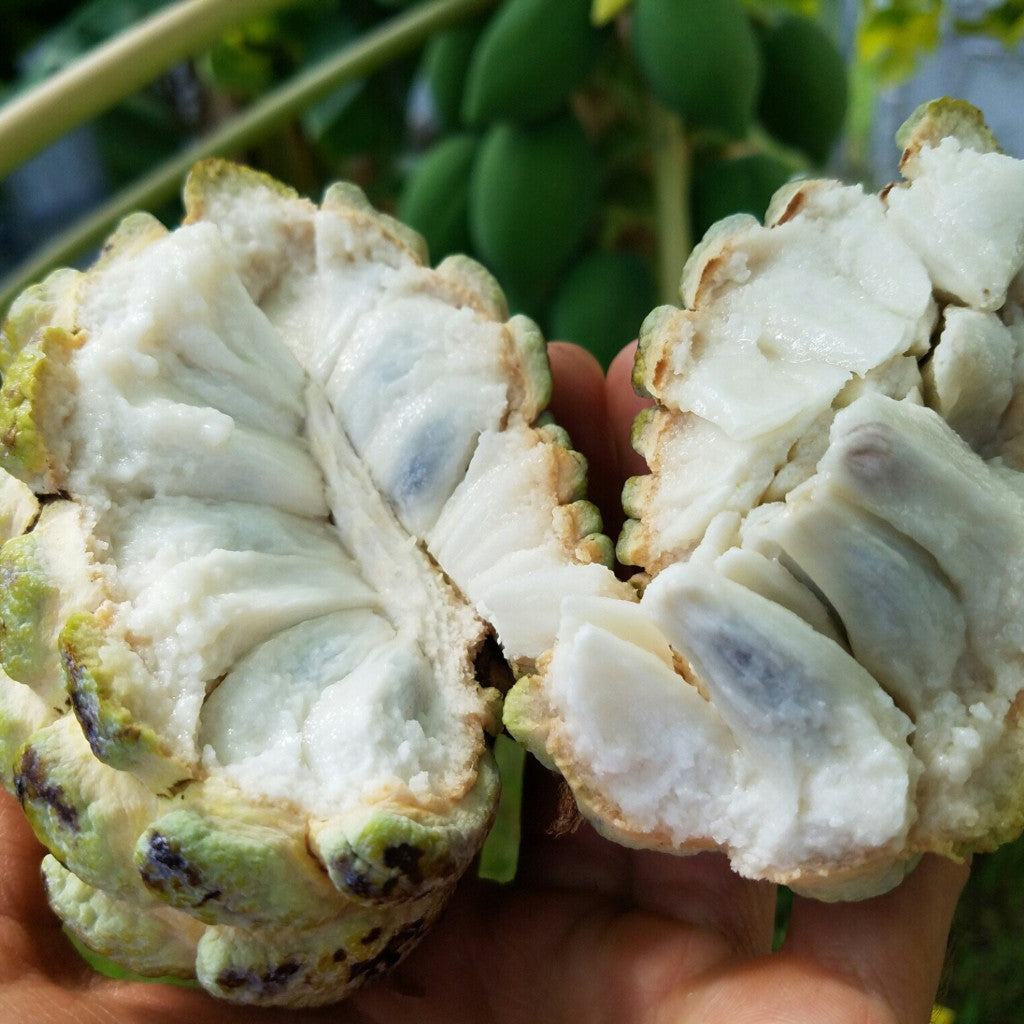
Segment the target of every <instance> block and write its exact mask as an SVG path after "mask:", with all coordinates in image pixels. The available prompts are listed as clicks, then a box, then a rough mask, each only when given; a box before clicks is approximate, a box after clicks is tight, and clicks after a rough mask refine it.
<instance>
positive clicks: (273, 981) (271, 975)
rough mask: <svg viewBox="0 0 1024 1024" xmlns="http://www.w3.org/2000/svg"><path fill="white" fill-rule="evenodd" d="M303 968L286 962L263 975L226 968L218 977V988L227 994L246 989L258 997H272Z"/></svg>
mask: <svg viewBox="0 0 1024 1024" xmlns="http://www.w3.org/2000/svg"><path fill="white" fill-rule="evenodd" d="M301 966H302V965H301V964H297V963H295V961H293V960H286V961H285V962H284V963H283V964H278V966H277V967H274V968H272V969H271V970H269V971H265V972H264V973H263V974H257V973H256V971H246V970H242V968H240V967H226V968H225V969H224V970H223V971H221V972H220V974H218V975H217V986H218V987H219V988H222V989H224V990H225V991H226V992H236V991H238V990H239V989H245V990H246V991H248V992H251V993H253V994H254V995H257V996H272V995H276V994H277V993H278V992H280V991H281V989H283V988H284V987H285V986H286V985H287V984H288V982H289V981H290V980H291V979H292V977H293V975H294V974H295V973H296V972H297V971H298V970H300V969H301Z"/></svg>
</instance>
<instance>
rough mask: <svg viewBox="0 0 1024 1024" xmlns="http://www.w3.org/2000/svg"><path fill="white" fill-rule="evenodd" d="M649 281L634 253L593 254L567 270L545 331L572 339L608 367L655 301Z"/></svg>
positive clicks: (551, 334)
mask: <svg viewBox="0 0 1024 1024" xmlns="http://www.w3.org/2000/svg"><path fill="white" fill-rule="evenodd" d="M656 298H657V296H656V295H655V287H654V279H653V278H652V277H651V273H650V271H649V270H648V269H647V267H646V265H645V264H644V262H643V261H642V260H641V259H640V258H639V257H638V256H635V255H634V254H633V253H624V252H596V253H591V254H590V255H589V256H585V257H584V258H583V259H582V260H580V261H579V262H578V263H577V264H576V265H575V266H574V267H573V268H572V270H571V271H570V272H569V274H568V276H567V277H566V279H565V281H564V282H563V283H562V285H561V287H559V289H558V291H557V292H556V294H555V297H554V299H553V300H552V303H551V314H550V317H549V325H548V332H547V333H548V334H549V335H550V337H552V338H559V339H561V340H564V341H574V342H576V344H578V345H582V346H583V347H584V348H586V349H589V350H590V351H591V352H592V353H593V354H594V355H595V356H597V358H598V359H599V360H600V362H601V365H602V366H604V367H605V369H607V368H608V365H609V364H610V363H611V361H612V360H613V359H614V358H615V356H616V355H617V354H618V352H619V350H620V349H621V348H622V346H623V345H625V344H627V342H629V341H632V340H633V338H635V337H636V336H637V332H638V331H639V330H640V325H641V323H643V320H644V317H645V316H646V315H647V313H648V312H649V311H650V310H651V309H652V308H653V306H654V305H655V302H656Z"/></svg>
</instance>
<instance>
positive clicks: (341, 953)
mask: <svg viewBox="0 0 1024 1024" xmlns="http://www.w3.org/2000/svg"><path fill="white" fill-rule="evenodd" d="M347 959H348V950H347V949H346V948H345V947H344V946H339V947H338V948H337V949H336V950H335V951H334V957H333V960H334V962H335V963H336V964H340V963H342V962H344V961H345V960H347Z"/></svg>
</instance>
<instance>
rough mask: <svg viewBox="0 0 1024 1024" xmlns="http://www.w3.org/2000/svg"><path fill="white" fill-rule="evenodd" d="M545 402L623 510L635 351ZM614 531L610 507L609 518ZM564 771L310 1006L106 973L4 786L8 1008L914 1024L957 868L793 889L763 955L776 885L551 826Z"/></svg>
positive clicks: (83, 1021)
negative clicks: (437, 899) (384, 954)
mask: <svg viewBox="0 0 1024 1024" xmlns="http://www.w3.org/2000/svg"><path fill="white" fill-rule="evenodd" d="M550 352H551V358H552V366H553V370H554V373H555V402H554V412H555V415H556V417H557V418H558V419H559V421H560V422H562V423H563V424H564V425H565V426H566V427H567V428H568V430H569V432H570V434H571V436H572V437H573V440H574V442H575V443H576V445H577V446H578V447H579V448H580V449H581V450H583V451H584V453H585V454H587V455H588V456H589V457H590V460H591V489H592V494H593V496H594V497H595V499H596V500H598V502H599V503H601V504H602V506H603V508H604V509H605V511H606V512H610V511H611V510H614V509H617V507H618V504H617V496H618V489H619V487H620V486H621V482H622V478H623V477H624V476H625V475H628V474H629V473H633V472H640V471H642V469H641V467H642V464H641V463H639V460H638V459H637V458H636V456H634V455H632V453H631V452H630V450H629V444H628V430H629V424H630V422H631V420H632V416H633V415H634V414H635V412H636V411H637V409H638V408H639V405H640V404H641V403H640V401H639V400H638V399H636V397H635V396H634V395H633V393H632V390H631V388H630V387H629V382H628V379H629V367H630V365H631V353H624V354H623V356H620V358H619V359H618V360H617V361H616V362H615V363H614V364H613V366H612V368H611V370H610V372H609V375H608V379H607V381H605V379H604V378H603V376H602V374H601V372H600V369H599V367H598V366H597V364H596V362H595V361H594V360H593V359H592V358H591V357H589V356H588V355H587V354H586V353H584V352H583V351H582V350H580V349H577V348H574V347H572V346H567V345H561V344H558V343H555V344H553V345H552V346H551V349H550ZM608 525H609V529H610V530H611V531H612V532H614V530H615V529H616V528H617V524H616V522H615V521H614V520H612V521H610V522H609V524H608ZM558 801H559V790H558V784H557V782H556V780H555V779H554V778H553V777H552V776H550V775H548V774H547V773H546V772H544V771H543V770H542V769H540V768H539V766H538V765H537V764H536V763H531V764H530V766H529V771H528V776H527V788H526V793H525V796H524V805H525V807H526V819H525V821H524V837H523V845H522V849H521V854H520V864H521V870H520V875H519V878H518V879H517V881H516V883H515V884H514V885H512V886H508V887H504V886H495V885H492V884H488V883H484V882H481V881H478V880H476V879H472V878H467V879H466V880H465V881H464V882H463V884H462V885H461V886H460V889H459V892H458V893H457V895H456V897H455V899H454V900H453V902H452V904H451V906H450V907H449V909H448V911H447V912H446V913H445V915H444V917H443V918H442V920H441V921H440V923H439V925H438V926H437V928H436V929H435V930H434V931H433V932H431V933H430V934H429V935H428V936H427V938H426V939H425V940H424V941H423V943H422V944H421V945H420V946H419V947H418V948H417V949H416V951H414V952H413V953H412V954H411V956H410V957H409V959H408V960H407V961H406V962H405V963H404V964H402V965H400V966H399V967H398V968H397V969H396V970H395V971H394V972H393V973H392V974H390V975H388V976H385V977H384V978H383V979H381V980H380V981H378V982H376V983H374V984H373V985H371V986H369V987H367V988H366V989H365V990H363V991H361V992H358V993H356V994H355V995H354V996H353V997H352V998H351V999H350V1000H349V1001H348V1002H346V1003H343V1004H340V1005H338V1006H334V1007H325V1008H323V1009H320V1010H315V1011H298V1012H297V1011H278V1010H262V1011H256V1010H252V1009H249V1008H244V1007H234V1006H229V1005H226V1004H222V1003H217V1002H215V1001H214V1000H213V999H211V998H210V997H208V996H206V995H205V994H203V993H200V992H197V991H192V990H189V989H183V988H178V987H170V986H165V985H153V984H146V983H136V982H123V981H111V980H110V979H107V978H104V977H102V976H100V975H98V974H96V973H95V972H93V971H92V970H91V968H89V967H88V966H87V965H86V964H85V963H84V962H82V961H81V960H80V959H79V958H78V956H77V954H75V952H74V951H73V950H72V949H71V947H70V945H69V944H68V942H67V940H66V939H65V938H64V936H63V934H62V932H61V929H60V924H59V922H58V921H57V919H56V918H55V917H54V916H53V914H52V913H51V912H50V911H49V909H48V907H47V906H46V901H45V897H44V895H43V892H42V886H41V883H40V880H39V859H40V856H41V849H40V847H39V846H38V844H37V843H36V841H35V839H34V838H33V836H32V834H31V831H30V830H29V828H28V825H27V823H26V822H25V820H24V818H23V817H22V815H21V812H20V810H19V809H18V806H17V803H16V801H14V800H13V798H11V797H10V796H8V795H7V794H3V793H0V1009H2V1011H3V1012H2V1014H0V1019H2V1021H3V1024H44V1022H49V1021H54V1022H56V1021H59V1022H61V1024H115V1022H116V1024H143V1022H145V1024H172V1022H173V1024H180V1022H183V1021H189V1022H191V1024H236V1022H237V1024H241V1022H243V1021H256V1022H259V1021H266V1022H268V1024H270V1022H275V1024H276V1022H278V1021H281V1022H288V1024H314V1022H327V1021H332V1022H337V1024H412V1022H415V1024H442V1022H443V1024H519V1022H530V1024H548V1022H551V1024H555V1022H561V1021H566V1022H569V1021H573V1022H575V1021H587V1022H588V1024H598V1022H604V1021H607V1022H609V1024H640V1022H644V1024H646V1022H658V1024H720V1022H721V1024H725V1022H728V1024H753V1022H758V1024H764V1022H772V1024H924V1022H926V1021H927V1020H928V1011H929V1009H930V1007H931V1003H932V999H933V998H934V994H935V990H936V988H937V985H938V978H939V972H940V969H941V965H942V960H943V954H944V949H945V943H946V938H947V935H948V930H949V924H950V920H951V917H952V913H953V908H954V906H955V903H956V900H957V898H958V896H959V892H960V889H961V888H962V886H963V883H964V881H965V879H966V875H967V870H966V868H964V867H962V866H957V865H954V864H952V863H950V862H948V861H943V860H939V859H935V858H925V860H924V861H923V862H922V863H921V865H920V866H919V867H918V868H917V870H916V871H914V872H913V874H912V875H911V876H910V877H909V878H908V879H907V880H906V881H905V882H904V883H903V884H902V885H901V886H900V887H899V888H898V889H896V890H895V891H893V892H891V893H889V894H887V895H885V896H881V897H878V898H876V899H873V900H867V901H864V902H861V903H854V904H845V905H825V904H819V903H815V902H813V901H809V900H801V899H796V900H795V902H794V907H793V912H792V917H791V920H790V926H789V931H788V935H787V938H786V941H785V943H784V945H783V947H782V949H781V950H780V951H779V952H778V953H775V954H773V953H771V945H772V938H773V924H774V908H775V889H774V887H773V886H770V885H767V884H764V883H756V882H750V881H747V880H744V879H741V878H739V877H738V876H736V875H734V874H732V873H731V872H730V870H729V868H728V865H727V863H726V861H725V859H724V857H722V856H720V855H718V854H699V855H697V856H693V857H688V858H677V857H672V856H669V855H666V854H657V853H651V852H649V851H634V850H627V849H625V848H623V847H620V846H617V845H615V844H613V843H610V842H607V841H606V840H603V839H601V838H600V837H599V836H597V835H596V833H594V832H593V830H591V829H590V828H589V827H588V826H585V825H584V826H582V827H580V828H579V829H578V830H576V831H575V832H573V833H572V834H570V835H564V836H554V835H552V834H551V832H550V824H551V822H552V821H553V820H554V818H555V817H556V814H557V809H558Z"/></svg>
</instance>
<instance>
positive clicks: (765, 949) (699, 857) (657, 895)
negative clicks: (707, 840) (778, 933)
mask: <svg viewBox="0 0 1024 1024" xmlns="http://www.w3.org/2000/svg"><path fill="white" fill-rule="evenodd" d="M631 887H632V893H633V898H634V900H635V902H636V904H637V906H639V907H641V908H642V909H644V910H649V911H652V912H655V913H658V914H663V915H665V916H667V917H671V918H673V919H674V920H676V921H682V922H685V923H686V924H690V925H694V926H696V927H697V928H700V929H703V930H705V931H708V932H713V933H717V934H718V935H719V936H721V938H722V939H723V940H724V941H725V943H726V945H727V947H728V948H729V949H730V950H731V951H732V952H733V953H734V954H736V955H737V956H740V957H753V956H761V955H763V954H765V953H769V952H770V951H771V948H772V940H773V937H774V932H775V903H776V887H775V886H774V885H771V884H770V883H768V882H754V881H751V880H750V879H747V878H741V877H740V876H739V875H737V874H736V873H735V872H734V871H733V870H732V869H731V868H730V867H729V862H728V860H727V859H726V857H725V855H724V854H721V853H713V852H707V853H697V854H693V855H691V856H688V857H678V856H672V855H669V854H663V853H655V852H653V851H649V850H645V851H638V852H637V853H635V854H634V859H633V865H632V881H631Z"/></svg>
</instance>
